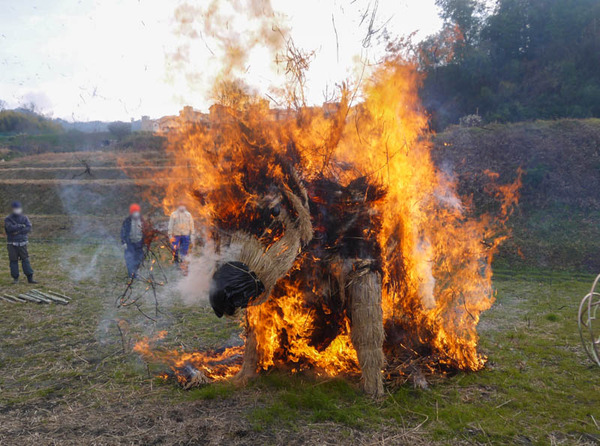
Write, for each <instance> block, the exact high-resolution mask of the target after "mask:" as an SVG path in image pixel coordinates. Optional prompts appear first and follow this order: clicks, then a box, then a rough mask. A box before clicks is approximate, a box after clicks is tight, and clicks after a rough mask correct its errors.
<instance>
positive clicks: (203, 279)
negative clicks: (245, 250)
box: [176, 241, 240, 305]
mask: <svg viewBox="0 0 600 446" xmlns="http://www.w3.org/2000/svg"><path fill="white" fill-rule="evenodd" d="M239 253H240V246H239V245H232V246H229V247H227V248H226V249H224V250H222V251H221V252H217V251H216V247H215V245H214V243H213V242H212V241H208V242H207V243H206V245H205V246H204V247H203V248H202V252H201V254H200V255H199V256H195V257H191V256H190V257H188V261H189V264H188V275H187V276H185V277H183V278H182V279H181V280H180V281H179V282H177V284H176V288H177V291H178V292H179V294H180V295H181V297H182V300H183V302H184V303H185V304H187V305H194V304H202V303H206V302H208V296H209V293H210V286H211V282H212V276H213V274H214V273H215V271H216V269H217V267H218V266H219V265H220V264H222V263H223V262H227V261H231V260H234V259H236V258H238V256H239Z"/></svg>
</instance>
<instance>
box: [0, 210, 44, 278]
mask: <svg viewBox="0 0 600 446" xmlns="http://www.w3.org/2000/svg"><path fill="white" fill-rule="evenodd" d="M11 207H12V213H11V214H10V215H9V216H8V217H6V218H5V219H4V230H5V231H6V244H7V247H8V260H9V261H10V275H11V276H12V278H13V283H19V260H21V266H22V268H23V273H24V274H25V276H27V281H28V282H29V283H37V282H36V281H35V280H33V268H31V263H30V262H29V253H28V252H27V244H28V243H29V233H30V232H31V222H30V221H29V219H28V218H27V217H26V216H25V215H23V207H22V206H21V203H19V202H18V201H15V202H13V204H12V206H11Z"/></svg>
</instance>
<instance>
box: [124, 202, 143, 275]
mask: <svg viewBox="0 0 600 446" xmlns="http://www.w3.org/2000/svg"><path fill="white" fill-rule="evenodd" d="M121 244H122V245H123V250H124V251H125V264H126V265H127V274H128V275H129V277H135V274H136V272H137V270H138V268H139V267H140V264H141V263H142V260H143V259H144V220H143V219H142V208H141V207H140V205H139V204H137V203H133V204H132V205H131V206H129V217H127V218H126V219H125V220H124V221H123V226H121Z"/></svg>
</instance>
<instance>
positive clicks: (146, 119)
mask: <svg viewBox="0 0 600 446" xmlns="http://www.w3.org/2000/svg"><path fill="white" fill-rule="evenodd" d="M159 128H160V127H159V124H158V121H157V120H154V119H150V116H142V124H141V127H140V131H141V132H152V133H156V132H158V130H159Z"/></svg>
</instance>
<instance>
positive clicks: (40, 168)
mask: <svg viewBox="0 0 600 446" xmlns="http://www.w3.org/2000/svg"><path fill="white" fill-rule="evenodd" d="M167 162H168V161H167V159H166V158H165V156H164V154H160V153H152V152H150V153H145V154H144V156H143V157H140V155H139V154H137V155H136V154H131V153H114V152H77V153H48V154H43V155H34V156H28V157H22V158H17V159H14V160H12V161H8V162H4V163H1V164H0V209H4V210H5V212H6V211H7V210H8V209H9V206H10V203H11V202H12V201H14V200H20V201H22V202H23V205H24V207H25V211H26V213H27V215H28V216H29V217H30V218H31V220H32V223H33V225H34V232H33V233H32V237H33V238H34V239H49V238H51V239H56V238H58V239H83V238H84V239H88V240H89V239H98V238H100V239H103V240H106V237H107V236H108V237H109V238H110V237H111V236H116V234H118V230H119V225H120V222H121V221H122V219H123V218H124V216H126V215H127V212H128V206H129V204H130V203H132V202H139V203H141V204H142V206H143V208H144V211H145V213H146V214H147V215H149V216H151V217H152V218H153V220H157V221H162V220H164V215H163V213H162V211H160V210H159V209H156V208H153V207H152V206H151V205H150V203H149V202H148V197H149V195H148V194H149V191H148V189H147V187H146V185H148V184H150V181H146V182H144V181H139V180H138V181H135V180H134V179H132V178H130V177H128V175H127V174H126V173H125V172H124V170H123V169H122V168H121V167H119V166H127V171H128V172H136V171H143V172H150V173H152V172H153V171H159V170H160V169H161V168H164V166H165V165H166V163H167ZM84 163H85V164H84ZM86 165H87V166H89V167H90V173H91V174H90V173H88V172H86ZM156 198H157V199H160V197H156Z"/></svg>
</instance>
